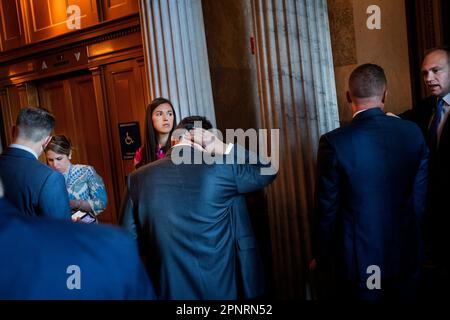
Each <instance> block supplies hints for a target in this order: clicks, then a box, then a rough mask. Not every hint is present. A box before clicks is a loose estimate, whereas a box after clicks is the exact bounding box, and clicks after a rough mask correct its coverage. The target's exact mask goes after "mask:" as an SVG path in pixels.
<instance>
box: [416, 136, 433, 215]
mask: <svg viewBox="0 0 450 320" xmlns="http://www.w3.org/2000/svg"><path fill="white" fill-rule="evenodd" d="M420 138H421V140H422V148H421V157H420V162H419V167H418V170H417V174H416V176H415V179H414V190H413V205H414V213H415V215H416V218H417V221H420V220H421V219H422V217H423V215H424V213H425V206H426V195H427V188H428V157H429V152H428V147H427V145H426V143H425V140H424V139H423V138H422V136H420Z"/></svg>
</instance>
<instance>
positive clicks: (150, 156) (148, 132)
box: [136, 98, 177, 168]
mask: <svg viewBox="0 0 450 320" xmlns="http://www.w3.org/2000/svg"><path fill="white" fill-rule="evenodd" d="M164 103H167V104H169V105H170V107H171V108H172V111H173V125H172V130H171V131H170V133H169V137H168V139H167V142H166V144H165V145H164V146H163V147H162V149H163V151H164V152H166V151H167V150H169V149H170V137H171V135H172V132H173V130H175V124H176V123H177V117H176V114H175V109H174V108H173V105H172V102H170V101H169V100H168V99H165V98H156V99H154V100H153V101H152V102H151V103H150V104H149V105H148V106H147V110H146V112H145V131H144V133H145V136H144V146H143V149H142V161H141V162H139V163H138V164H137V165H136V168H139V167H140V166H143V165H144V164H147V163H149V162H152V161H155V160H156V146H157V144H158V140H157V139H158V135H157V133H156V132H155V129H154V128H153V121H152V114H153V111H154V110H155V109H156V108H157V107H158V106H160V105H162V104H164Z"/></svg>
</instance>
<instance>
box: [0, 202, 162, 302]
mask: <svg viewBox="0 0 450 320" xmlns="http://www.w3.org/2000/svg"><path fill="white" fill-rule="evenodd" d="M0 212H1V214H0V230H1V232H0V243H1V244H2V245H1V246H0V256H1V257H2V259H1V260H0V299H14V300H16V299H20V300H22V299H33V300H35V299H39V300H40V299H52V300H53V299H58V300H59V299H64V300H66V299H154V298H155V294H154V290H153V287H152V285H151V282H150V281H149V278H148V276H147V274H146V272H145V269H144V267H143V265H142V263H141V261H140V259H139V255H138V250H137V245H136V242H135V241H134V240H133V239H132V237H130V236H129V234H127V233H126V232H124V231H122V230H120V229H119V228H117V227H109V226H99V225H85V224H82V223H72V222H69V221H61V220H56V219H47V218H36V217H28V216H24V215H21V214H19V212H18V211H17V209H16V208H15V207H13V206H12V205H11V204H10V203H9V202H8V201H7V200H5V199H4V198H0ZM71 266H76V267H78V268H79V269H78V270H75V269H71V268H73V267H71ZM77 275H79V278H78V279H76V277H77ZM78 281H79V282H78ZM68 284H69V286H68ZM78 285H79V289H77V287H75V288H73V286H78ZM69 287H70V288H72V289H69Z"/></svg>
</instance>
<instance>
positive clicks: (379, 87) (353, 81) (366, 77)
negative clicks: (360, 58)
mask: <svg viewBox="0 0 450 320" xmlns="http://www.w3.org/2000/svg"><path fill="white" fill-rule="evenodd" d="M386 84H387V80H386V75H385V74H384V70H383V68H381V67H380V66H378V65H376V64H371V63H366V64H362V65H360V66H359V67H357V68H356V69H355V70H353V72H352V73H351V75H350V79H349V81H348V87H349V91H350V94H351V95H352V96H353V97H355V98H369V97H379V96H382V95H383V92H384V90H385V89H386Z"/></svg>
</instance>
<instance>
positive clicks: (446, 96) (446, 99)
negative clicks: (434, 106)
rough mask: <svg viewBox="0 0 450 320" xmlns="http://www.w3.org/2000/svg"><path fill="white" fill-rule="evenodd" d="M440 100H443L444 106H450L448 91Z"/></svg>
mask: <svg viewBox="0 0 450 320" xmlns="http://www.w3.org/2000/svg"><path fill="white" fill-rule="evenodd" d="M442 100H444V102H445V104H444V107H445V106H450V93H447V94H446V95H445V96H443V97H442Z"/></svg>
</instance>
